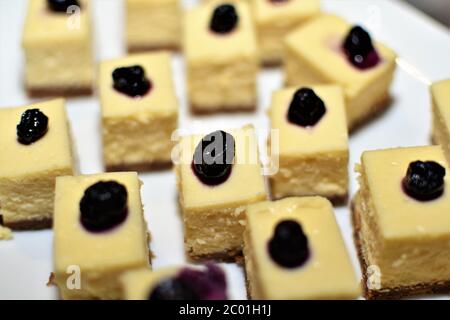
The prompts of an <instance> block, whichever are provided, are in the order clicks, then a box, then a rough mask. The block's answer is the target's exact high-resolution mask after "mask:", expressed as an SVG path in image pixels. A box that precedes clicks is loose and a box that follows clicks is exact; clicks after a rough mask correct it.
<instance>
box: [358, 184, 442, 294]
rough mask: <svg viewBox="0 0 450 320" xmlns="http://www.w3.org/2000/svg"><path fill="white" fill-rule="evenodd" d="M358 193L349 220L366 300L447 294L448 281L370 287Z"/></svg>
mask: <svg viewBox="0 0 450 320" xmlns="http://www.w3.org/2000/svg"><path fill="white" fill-rule="evenodd" d="M359 203H360V194H359V191H358V193H357V194H356V195H355V196H354V198H353V199H352V201H351V220H352V224H353V241H354V243H355V247H356V252H357V255H358V260H359V264H360V266H361V273H362V288H363V296H364V298H366V299H368V300H389V299H399V298H404V297H408V296H417V295H426V294H448V293H450V281H448V280H446V281H440V282H424V283H419V284H415V285H408V286H397V287H393V288H381V289H371V288H369V287H368V285H367V283H368V280H369V277H370V275H369V274H368V273H367V272H365V271H364V270H368V266H369V264H368V263H367V260H366V257H365V255H364V250H363V245H362V239H361V236H362V233H361V210H360V208H359Z"/></svg>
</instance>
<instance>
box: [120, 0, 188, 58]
mask: <svg viewBox="0 0 450 320" xmlns="http://www.w3.org/2000/svg"><path fill="white" fill-rule="evenodd" d="M125 5H126V37H127V45H128V51H130V52H137V51H148V50H155V49H156V50H158V49H171V50H177V49H179V47H180V42H181V20H182V10H181V6H180V3H179V0H162V1H161V0H126V4H125Z"/></svg>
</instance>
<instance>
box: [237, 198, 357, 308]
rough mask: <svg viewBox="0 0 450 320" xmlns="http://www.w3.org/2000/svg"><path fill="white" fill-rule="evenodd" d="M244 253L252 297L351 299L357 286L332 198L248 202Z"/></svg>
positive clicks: (355, 296) (249, 293)
mask: <svg viewBox="0 0 450 320" xmlns="http://www.w3.org/2000/svg"><path fill="white" fill-rule="evenodd" d="M244 257H245V271H246V276H247V285H248V295H249V297H250V298H252V299H269V300H300V299H301V300H303V299H307V300H313V299H314V300H315V299H320V300H322V299H355V298H357V297H358V296H359V295H360V291H361V290H360V287H359V282H358V279H357V278H356V275H355V272H354V269H353V267H352V264H351V261H350V257H349V255H348V253H347V250H346V248H345V244H344V241H343V239H342V236H341V234H340V232H339V227H338V225H337V223H336V220H335V217H334V214H333V208H332V206H331V203H330V202H329V201H328V200H326V199H325V198H321V197H304V198H298V197H294V198H286V199H283V200H279V201H275V202H270V201H267V202H260V203H256V204H252V205H249V206H248V207H247V223H246V227H245V233H244Z"/></svg>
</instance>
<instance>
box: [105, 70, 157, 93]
mask: <svg viewBox="0 0 450 320" xmlns="http://www.w3.org/2000/svg"><path fill="white" fill-rule="evenodd" d="M112 78H113V81H114V89H116V90H117V91H119V92H122V93H124V94H126V95H129V96H130V97H138V96H143V95H145V94H146V93H147V92H148V91H149V90H150V88H151V83H150V81H149V80H148V79H147V78H146V77H145V70H144V69H143V68H142V67H141V66H131V67H122V68H117V69H115V70H114V71H113V73H112Z"/></svg>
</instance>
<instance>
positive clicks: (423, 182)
mask: <svg viewBox="0 0 450 320" xmlns="http://www.w3.org/2000/svg"><path fill="white" fill-rule="evenodd" d="M444 177H445V168H444V167H442V166H441V165H440V164H439V163H436V162H434V161H427V162H422V161H415V162H411V163H410V164H409V167H408V171H407V173H406V177H405V178H404V179H403V188H404V190H405V192H406V193H407V194H408V195H409V196H410V197H412V198H414V199H416V200H420V201H428V200H434V199H436V198H438V197H440V196H441V195H442V193H443V192H444Z"/></svg>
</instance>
